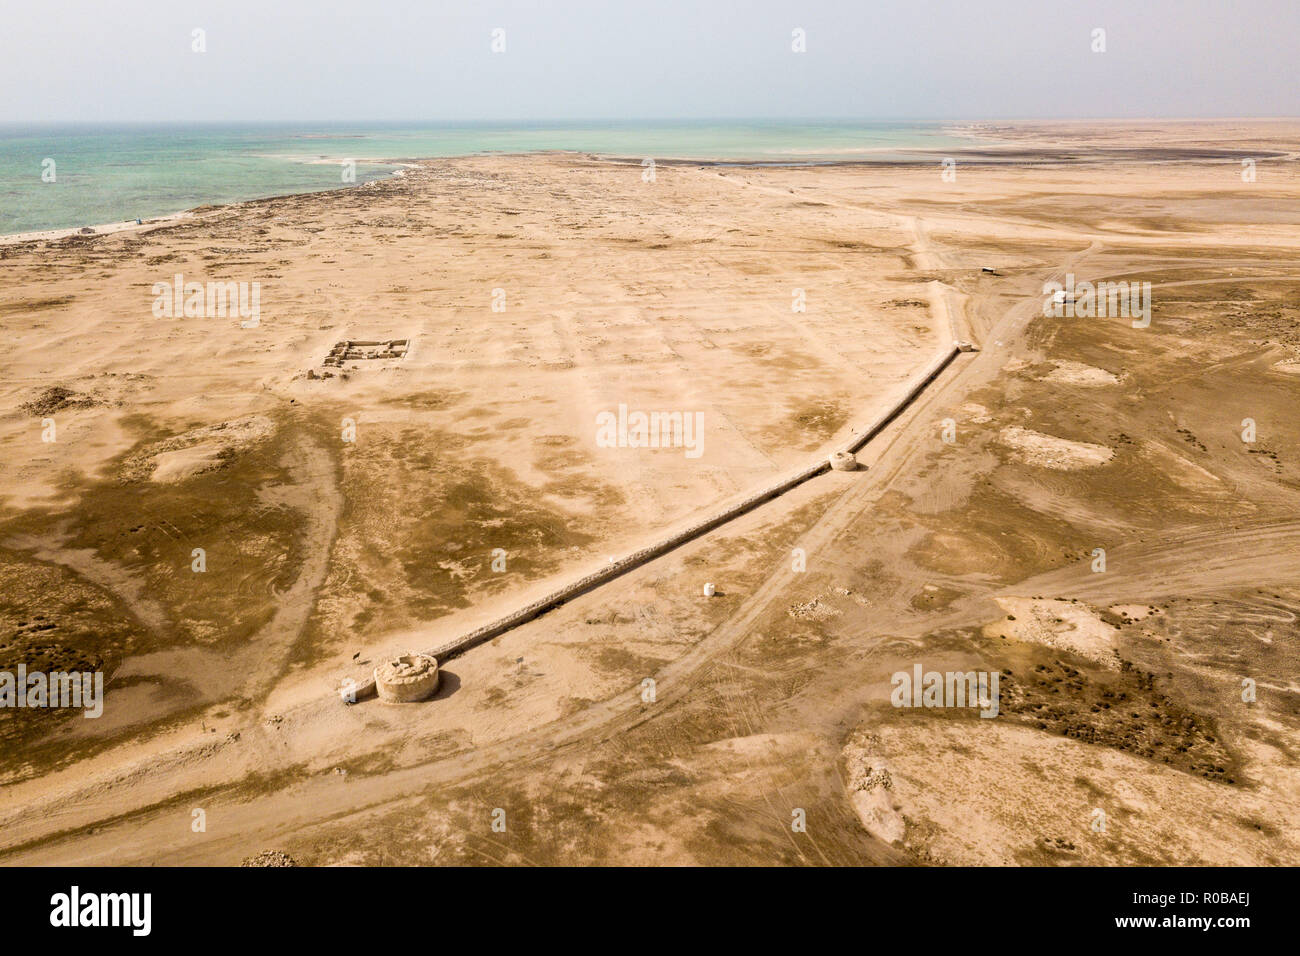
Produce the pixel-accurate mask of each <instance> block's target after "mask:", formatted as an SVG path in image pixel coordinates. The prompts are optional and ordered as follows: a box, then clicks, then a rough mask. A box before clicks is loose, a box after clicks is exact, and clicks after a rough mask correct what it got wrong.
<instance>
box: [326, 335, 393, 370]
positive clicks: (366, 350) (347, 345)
mask: <svg viewBox="0 0 1300 956" xmlns="http://www.w3.org/2000/svg"><path fill="white" fill-rule="evenodd" d="M410 345H411V340H410V339H390V340H388V341H387V342H370V341H365V340H362V339H348V340H346V341H343V342H339V343H338V344H337V345H335V346H334V347H333V348H332V349H330V354H329V355H328V356H326V357H325V361H324V362H322V363H321V364H322V365H324V366H326V367H327V368H342V367H343V363H344V362H380V361H392V360H394V359H403V358H405V357H406V351H407V349H409V348H410Z"/></svg>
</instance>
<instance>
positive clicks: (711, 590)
mask: <svg viewBox="0 0 1300 956" xmlns="http://www.w3.org/2000/svg"><path fill="white" fill-rule="evenodd" d="M717 593H718V589H717V588H715V587H714V586H713V584H712V583H711V582H710V583H708V584H705V585H704V596H705V597H713V595H715V594H717Z"/></svg>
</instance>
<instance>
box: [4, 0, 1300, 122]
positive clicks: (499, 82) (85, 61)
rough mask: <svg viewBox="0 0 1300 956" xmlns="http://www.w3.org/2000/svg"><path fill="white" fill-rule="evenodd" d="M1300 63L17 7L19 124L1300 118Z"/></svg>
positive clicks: (1110, 36) (433, 5) (760, 7)
mask: <svg viewBox="0 0 1300 956" xmlns="http://www.w3.org/2000/svg"><path fill="white" fill-rule="evenodd" d="M1095 27H1101V28H1104V29H1105V30H1106V52H1104V53H1094V52H1092V50H1091V45H1092V36H1091V34H1092V30H1093V29H1094V28H1095ZM195 28H202V29H203V30H205V31H206V44H207V50H206V52H204V53H195V52H192V50H191V44H192V39H191V31H193V30H194V29H195ZM494 28H501V29H503V30H504V31H505V46H506V49H505V52H504V53H493V52H492V50H491V42H492V37H491V33H492V30H493V29H494ZM795 28H802V29H803V30H805V31H806V34H807V52H805V53H794V52H792V51H791V31H792V30H794V29H795ZM1297 51H1300V0H1238V2H1232V0H1217V2H1213V0H1114V2H1108V0H789V2H770V0H754V2H748V3H742V2H730V0H639V2H637V0H632V2H629V0H552V2H544V0H534V2H525V0H497V2H494V0H423V2H402V0H348V2H341V0H212V2H209V3H194V2H190V0H37V2H23V0H15V2H12V3H8V4H6V6H5V11H4V15H3V25H2V26H0V90H3V91H4V95H3V96H2V97H0V122H12V121H23V122H31V121H69V120H76V121H118V120H127V121H182V122H184V121H188V122H204V121H241V120H269V121H277V120H299V121H311V122H317V121H326V120H474V119H480V120H510V119H539V120H540V119H599V118H624V119H641V118H688V117H689V118H708V117H789V118H797V117H808V118H823V117H855V118H865V119H877V118H878V119H898V118H914V119H962V118H965V119H997V118H1017V117H1021V118H1026V117H1109V116H1114V117H1121V116H1132V117H1154V116H1294V115H1297V114H1300V65H1298V64H1300V56H1298V55H1297Z"/></svg>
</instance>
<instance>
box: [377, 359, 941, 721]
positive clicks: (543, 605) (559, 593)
mask: <svg viewBox="0 0 1300 956" xmlns="http://www.w3.org/2000/svg"><path fill="white" fill-rule="evenodd" d="M959 354H960V351H959V350H958V348H957V346H956V345H955V344H954V345H951V346H949V348H948V349H947V350H946V351H944V352H942V353H941V354H940V355H938V356H937V357H936V358H935V359H934V360H933V361H932V362H930V364H929V365H927V366H926V367H925V368H924V369H923V370H922V371H921V372H920V373H919V374H918V375H917V376H916V378H914V379H913V381H912V384H911V386H910V387H909V388H908V390H907V392H906V393H905V394H904V395H903V396H902V397H901V398H900V399H899V400H898V401H897V402H895V403H894V404H893V405H891V406H890V407H889V408H887V409H885V410H884V411H883V412H881V413H880V415H878V416H877V417H876V418H875V419H874V420H873V421H872V422H871V424H870V425H868V426H867V427H866V428H865V429H863V430H862V431H861V432H858V433H857V434H855V435H853V436H852V437H851V438H850V440H849V443H848V444H847V445H846V446H845V447H844V449H843V450H844V451H848V452H858V451H860V450H861V449H862V448H864V447H865V446H866V445H867V443H868V442H870V441H871V440H872V439H873V438H875V437H876V436H877V435H879V434H880V433H881V432H882V431H884V430H885V428H887V427H888V426H889V424H890V422H892V421H893V420H894V419H896V418H897V417H898V416H899V415H901V414H902V413H903V411H904V410H906V409H907V407H908V406H909V405H911V404H912V403H913V402H914V401H916V399H917V397H918V396H919V395H920V394H921V393H922V392H923V391H925V389H926V387H927V386H928V385H930V383H932V382H933V381H934V380H935V379H936V378H938V377H939V375H940V374H942V372H943V370H944V369H946V368H947V367H948V366H949V365H950V364H951V363H952V361H953V360H954V359H955V358H956V357H957V356H958V355H959ZM830 469H831V466H830V461H829V458H823V459H821V460H820V461H818V462H816V463H814V464H812V465H809V466H808V467H807V468H804V469H802V470H801V471H798V472H796V473H794V474H792V475H786V476H785V477H783V478H781V479H779V480H777V481H776V482H774V483H773V484H770V485H768V486H766V487H765V488H763V489H762V490H760V491H757V492H755V493H753V494H751V495H748V496H746V497H745V498H744V499H742V500H741V501H738V502H735V503H733V504H731V505H729V506H728V507H726V508H724V509H723V510H721V511H718V512H715V513H714V514H712V515H710V516H708V517H706V518H703V519H701V520H700V521H697V522H695V523H694V524H692V525H690V526H689V527H687V528H684V529H682V530H681V531H678V532H676V533H675V534H672V535H669V536H668V537H666V538H663V539H662V540H660V541H658V542H656V543H655V544H652V545H650V546H648V547H645V548H641V549H640V550H638V551H633V552H632V553H631V554H626V555H624V556H623V557H621V558H619V559H617V560H615V561H612V562H610V564H609V565H608V566H606V567H603V568H601V569H600V570H599V571H593V572H592V573H591V574H588V575H586V576H584V577H581V578H578V579H577V580H576V581H571V582H570V583H568V584H566V585H565V586H564V587H562V588H560V589H559V590H556V591H553V592H551V593H550V594H548V595H546V596H545V597H543V598H539V599H538V600H536V601H533V602H532V603H531V604H527V605H525V606H524V607H521V608H519V609H518V610H516V611H513V612H511V613H510V614H507V615H506V616H505V617H502V618H498V619H497V620H495V621H492V622H491V623H489V624H485V625H483V626H482V627H480V628H476V629H475V630H473V631H470V632H469V633H468V634H462V635H460V636H459V637H455V638H453V639H451V640H449V641H446V642H444V643H442V644H439V645H438V646H437V647H434V648H432V649H431V650H427V651H423V652H422V653H425V654H428V655H429V656H430V657H435V658H437V659H438V663H439V664H441V663H442V662H443V661H445V660H447V659H448V658H450V657H454V656H455V655H457V654H459V653H461V652H462V651H465V650H468V649H469V648H471V647H474V646H476V645H478V644H482V643H483V642H484V641H490V640H492V638H494V637H498V636H500V635H501V634H504V633H505V632H506V631H510V630H513V629H514V628H516V627H518V626H519V625H521V624H525V623H527V622H528V621H531V620H532V619H533V618H535V617H538V616H540V615H542V614H545V613H546V612H547V611H550V610H553V609H554V608H557V607H559V606H560V605H561V604H563V603H564V602H566V601H571V600H573V599H574V598H576V597H579V596H581V595H583V594H586V593H587V592H588V591H591V590H594V589H595V588H598V587H600V586H601V585H602V584H607V583H608V582H610V581H612V580H614V579H615V578H617V577H619V576H621V575H624V574H627V573H628V572H629V571H632V570H635V569H636V568H639V567H641V566H642V565H644V564H647V563H648V562H650V561H653V560H654V559H655V558H658V557H662V556H663V555H665V554H667V553H668V552H669V551H672V550H674V549H675V548H679V547H681V546H682V545H684V544H686V543H688V542H690V541H694V540H695V539H696V538H699V537H701V536H703V535H706V534H708V533H709V532H710V531H712V530H714V529H715V528H718V527H720V526H721V525H724V524H726V523H727V522H729V521H733V520H735V519H736V518H739V517H741V516H742V515H745V514H748V513H749V512H751V511H753V510H754V509H755V508H757V507H759V505H762V504H765V503H766V502H768V501H771V500H772V499H773V498H778V497H780V496H781V495H783V494H785V493H786V492H787V491H790V490H791V489H792V488H797V487H798V486H799V485H802V484H803V483H804V482H806V481H810V480H811V479H813V478H816V477H817V476H818V475H821V474H823V473H825V472H827V471H830ZM353 691H354V692H355V695H356V699H358V700H361V699H363V698H365V697H369V696H371V695H373V694H374V693H375V682H374V678H371V679H369V680H366V681H363V682H359V683H357V684H356V686H355V687H354V688H353Z"/></svg>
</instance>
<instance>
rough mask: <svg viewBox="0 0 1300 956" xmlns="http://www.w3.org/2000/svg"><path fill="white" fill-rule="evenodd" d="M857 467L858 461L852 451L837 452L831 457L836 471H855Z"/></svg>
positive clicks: (832, 465)
mask: <svg viewBox="0 0 1300 956" xmlns="http://www.w3.org/2000/svg"><path fill="white" fill-rule="evenodd" d="M857 467H858V459H857V458H855V457H854V455H853V452H851V451H837V452H835V453H834V454H833V455H831V468H832V469H833V470H835V471H854V470H855V469H857Z"/></svg>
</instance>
